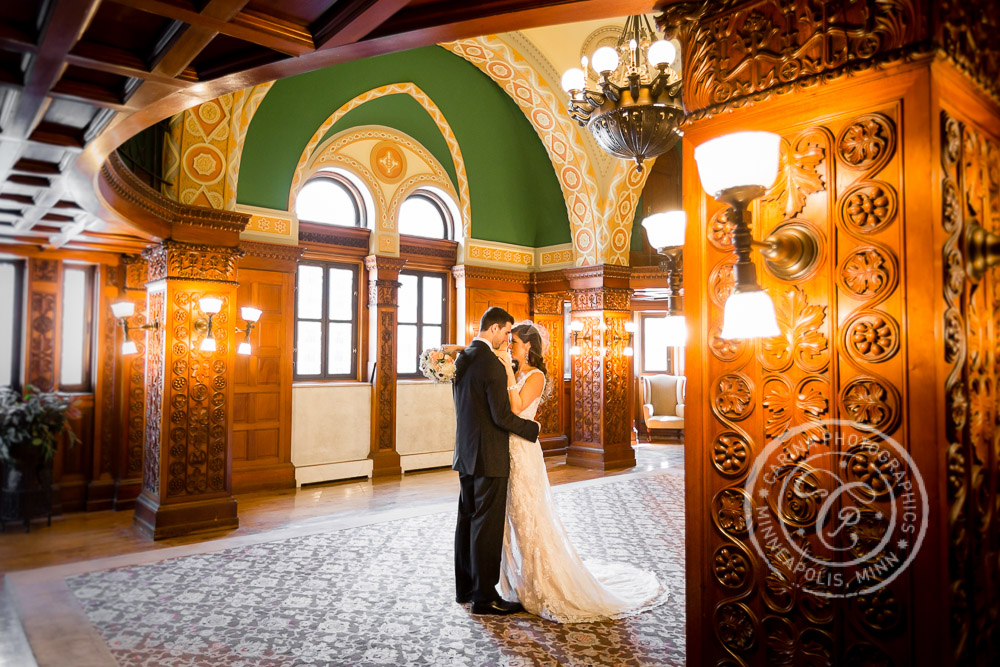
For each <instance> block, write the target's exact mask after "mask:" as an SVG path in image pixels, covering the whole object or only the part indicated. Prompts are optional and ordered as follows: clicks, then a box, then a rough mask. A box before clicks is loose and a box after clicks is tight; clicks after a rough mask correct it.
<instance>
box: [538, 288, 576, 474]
mask: <svg viewBox="0 0 1000 667" xmlns="http://www.w3.org/2000/svg"><path fill="white" fill-rule="evenodd" d="M565 298H566V295H565V294H564V293H562V292H558V293H556V294H539V293H533V294H532V295H531V319H532V321H534V322H535V324H536V325H538V326H540V327H545V329H546V331H548V334H549V341H550V344H549V349H548V350H547V351H546V353H545V365H546V367H547V368H548V371H549V372H548V377H547V379H546V383H547V387H546V392H548V393H547V398H546V400H544V401H542V403H541V405H540V406H539V408H538V415H537V416H536V417H535V419H536V420H537V421H538V423H539V424H541V426H542V429H541V434H540V435H539V442H540V443H541V445H542V452H543V453H544V454H545V455H546V456H555V455H557V454H565V453H566V449H567V447H568V445H569V438H568V437H567V436H566V431H565V430H564V429H563V422H564V421H565V420H564V413H565V411H566V402H565V400H564V398H563V391H562V384H563V361H564V357H563V355H564V350H563V336H564V333H565V332H564V322H563V301H564V299H565Z"/></svg>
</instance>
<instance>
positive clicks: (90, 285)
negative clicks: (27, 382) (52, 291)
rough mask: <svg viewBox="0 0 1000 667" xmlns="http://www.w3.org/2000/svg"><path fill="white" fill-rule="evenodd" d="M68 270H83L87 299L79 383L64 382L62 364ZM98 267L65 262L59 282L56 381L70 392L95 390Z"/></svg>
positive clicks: (84, 392)
mask: <svg viewBox="0 0 1000 667" xmlns="http://www.w3.org/2000/svg"><path fill="white" fill-rule="evenodd" d="M67 271H82V272H83V280H84V283H83V294H84V298H85V299H86V303H84V305H83V318H84V319H83V358H82V359H81V362H80V363H81V373H80V377H81V379H82V382H81V383H79V384H63V382H62V364H63V351H64V350H65V341H63V339H62V334H63V318H64V317H65V312H66V293H65V291H64V290H65V285H66V272H67ZM96 273H97V272H96V267H95V266H94V265H93V264H71V263H68V262H65V263H63V266H62V271H61V274H62V275H61V276H60V282H59V301H60V303H59V378H58V382H57V383H56V384H57V386H58V387H59V391H62V392H65V393H68V394H89V393H92V392H93V391H94V377H93V375H94V368H93V362H94V338H95V337H94V324H95V318H94V302H95V299H94V290H95V280H94V277H95V275H96Z"/></svg>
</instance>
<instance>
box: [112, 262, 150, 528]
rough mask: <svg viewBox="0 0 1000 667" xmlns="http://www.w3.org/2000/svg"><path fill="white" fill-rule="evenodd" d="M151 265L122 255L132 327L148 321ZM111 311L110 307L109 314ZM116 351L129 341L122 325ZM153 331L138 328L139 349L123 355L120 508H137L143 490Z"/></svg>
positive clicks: (117, 480)
mask: <svg viewBox="0 0 1000 667" xmlns="http://www.w3.org/2000/svg"><path fill="white" fill-rule="evenodd" d="M148 268H149V267H148V264H147V263H146V260H145V259H144V258H143V257H141V256H139V255H125V256H123V258H122V270H121V271H122V280H123V287H122V290H121V292H122V293H121V298H122V299H125V300H128V301H131V302H132V303H134V304H135V314H134V315H133V316H132V317H131V318H129V326H133V327H138V326H142V325H144V324H146V323H147V318H146V312H147V310H146V280H147V275H148ZM108 312H110V306H109V307H108V310H105V313H108ZM116 330H117V332H118V333H117V337H116V354H120V352H118V350H120V349H121V344H122V343H124V342H125V337H124V334H123V333H122V330H121V327H117V326H116ZM152 335H153V334H152V333H147V332H145V331H142V330H139V329H135V330H133V331H132V333H131V335H130V339H131V340H132V342H134V343H135V345H136V348H137V350H138V351H137V352H136V354H131V355H128V356H122V357H121V358H120V366H121V374H120V384H119V387H120V391H119V392H118V414H119V415H121V418H120V423H119V428H118V436H119V439H120V441H121V446H120V447H119V448H118V449H117V465H116V472H115V501H114V508H115V509H116V510H128V509H132V508H133V507H135V499H136V498H137V497H138V496H139V492H140V491H141V490H142V470H143V452H144V442H145V432H146V377H145V375H146V349H147V339H148V337H149V336H152Z"/></svg>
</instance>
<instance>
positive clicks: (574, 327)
mask: <svg viewBox="0 0 1000 667" xmlns="http://www.w3.org/2000/svg"><path fill="white" fill-rule="evenodd" d="M569 330H570V331H583V322H581V321H580V320H573V321H572V322H570V323H569Z"/></svg>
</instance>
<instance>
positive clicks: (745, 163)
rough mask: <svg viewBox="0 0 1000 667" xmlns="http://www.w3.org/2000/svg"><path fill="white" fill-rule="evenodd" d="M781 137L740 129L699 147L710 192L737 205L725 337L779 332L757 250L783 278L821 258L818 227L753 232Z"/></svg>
mask: <svg viewBox="0 0 1000 667" xmlns="http://www.w3.org/2000/svg"><path fill="white" fill-rule="evenodd" d="M780 145H781V137H780V136H778V135H777V134H773V133H771V132H735V133H733V134H727V135H724V136H721V137H718V138H716V139H712V140H710V141H706V142H705V143H703V144H701V145H700V146H698V147H697V148H695V149H694V158H695V161H696V162H697V163H698V175H699V176H700V177H701V184H702V187H704V188H705V192H707V193H709V194H710V195H712V196H713V197H714V198H715V199H716V201H719V202H722V203H723V204H728V205H729V206H731V207H732V209H733V216H732V221H733V226H734V230H733V248H734V251H735V253H736V258H737V259H736V265H735V266H734V267H733V278H734V282H735V284H734V287H733V292H732V294H730V296H729V298H728V299H727V300H726V305H725V310H724V313H723V319H722V331H721V333H720V334H719V337H720V338H727V339H736V338H757V337H760V338H766V337H770V336H778V335H780V334H781V331H780V330H779V329H778V321H777V318H776V317H775V315H774V302H773V301H772V300H771V297H770V295H768V293H767V292H765V291H764V290H763V289H762V288H761V286H760V283H758V282H757V268H756V267H755V266H754V263H753V261H752V260H751V259H750V256H751V251H752V250H753V249H754V248H756V249H757V250H760V251H761V254H762V255H763V256H764V263H765V264H766V265H767V268H768V270H770V271H771V273H772V274H773V275H774V276H775V277H777V278H779V279H780V280H796V279H798V278H801V277H802V276H805V275H806V274H808V273H809V272H810V271H812V270H813V268H814V267H815V266H816V263H817V262H818V261H819V240H818V239H817V237H816V233H815V232H814V231H813V230H812V228H810V227H808V226H807V225H804V224H802V223H797V222H786V223H784V224H782V225H779V226H778V227H777V228H776V229H775V230H774V232H773V233H772V234H771V235H770V236H768V237H767V238H766V239H764V240H763V241H754V240H753V236H752V234H751V232H750V217H749V215H750V212H749V206H750V203H751V202H752V201H753V200H754V199H757V198H758V197H760V196H762V195H763V194H764V193H765V192H766V191H767V189H768V188H770V187H771V185H772V184H773V183H774V180H775V178H777V175H778V157H779V148H780Z"/></svg>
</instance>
